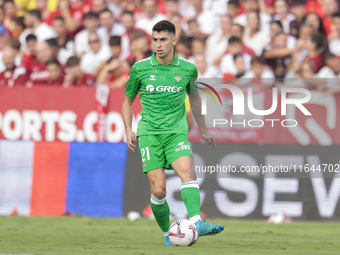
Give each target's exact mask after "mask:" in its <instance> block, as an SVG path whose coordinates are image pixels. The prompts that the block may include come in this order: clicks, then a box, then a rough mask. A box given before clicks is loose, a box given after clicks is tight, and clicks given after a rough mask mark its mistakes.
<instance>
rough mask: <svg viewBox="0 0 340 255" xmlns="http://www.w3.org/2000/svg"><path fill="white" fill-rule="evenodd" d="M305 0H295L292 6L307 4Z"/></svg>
mask: <svg viewBox="0 0 340 255" xmlns="http://www.w3.org/2000/svg"><path fill="white" fill-rule="evenodd" d="M305 4H306V3H305V1H304V0H293V1H292V7H296V6H305Z"/></svg>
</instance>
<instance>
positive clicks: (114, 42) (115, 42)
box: [109, 35, 122, 47]
mask: <svg viewBox="0 0 340 255" xmlns="http://www.w3.org/2000/svg"><path fill="white" fill-rule="evenodd" d="M109 45H110V47H112V46H121V45H122V39H121V38H120V36H118V35H113V36H111V37H110V39H109Z"/></svg>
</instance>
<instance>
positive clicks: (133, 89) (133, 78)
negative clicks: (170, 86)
mask: <svg viewBox="0 0 340 255" xmlns="http://www.w3.org/2000/svg"><path fill="white" fill-rule="evenodd" d="M136 69H137V68H136V65H133V66H132V67H131V69H130V72H129V80H128V82H127V84H126V87H125V92H124V93H125V99H124V102H123V106H122V117H123V121H124V125H125V133H126V141H127V144H128V146H129V148H130V149H131V150H132V151H136V145H135V144H134V143H135V142H136V134H135V132H133V130H132V116H133V107H132V103H133V101H134V100H135V97H136V96H137V94H138V91H139V88H140V79H139V75H138V72H137V70H136Z"/></svg>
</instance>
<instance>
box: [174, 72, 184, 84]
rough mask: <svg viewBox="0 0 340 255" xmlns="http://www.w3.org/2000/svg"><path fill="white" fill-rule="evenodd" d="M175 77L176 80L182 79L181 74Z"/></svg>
mask: <svg viewBox="0 0 340 255" xmlns="http://www.w3.org/2000/svg"><path fill="white" fill-rule="evenodd" d="M174 78H175V80H176V81H177V82H179V81H180V80H182V78H181V77H180V76H179V74H177V75H176V76H175V77H174Z"/></svg>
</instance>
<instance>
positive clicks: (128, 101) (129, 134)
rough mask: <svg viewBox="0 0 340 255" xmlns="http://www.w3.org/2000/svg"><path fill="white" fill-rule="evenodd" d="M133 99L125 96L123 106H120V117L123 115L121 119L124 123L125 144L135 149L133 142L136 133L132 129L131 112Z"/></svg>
mask: <svg viewBox="0 0 340 255" xmlns="http://www.w3.org/2000/svg"><path fill="white" fill-rule="evenodd" d="M133 101H134V98H130V97H128V96H125V99H124V102H123V107H122V117H123V121H124V125H125V133H126V141H127V144H128V146H129V148H130V149H131V150H132V151H135V150H136V145H135V144H134V143H135V142H136V134H135V132H133V131H132V114H133V108H132V103H133Z"/></svg>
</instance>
